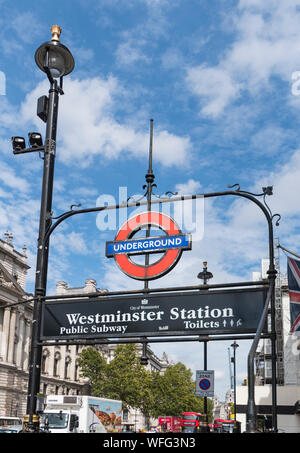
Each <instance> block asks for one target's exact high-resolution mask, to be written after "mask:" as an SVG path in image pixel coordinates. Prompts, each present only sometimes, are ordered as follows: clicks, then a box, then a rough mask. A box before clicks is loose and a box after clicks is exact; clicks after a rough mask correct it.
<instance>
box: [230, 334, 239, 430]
mask: <svg viewBox="0 0 300 453" xmlns="http://www.w3.org/2000/svg"><path fill="white" fill-rule="evenodd" d="M231 347H232V348H233V358H232V361H233V406H234V421H235V422H236V349H237V348H238V347H239V345H238V344H237V342H236V341H235V340H234V342H233V344H232V345H231Z"/></svg>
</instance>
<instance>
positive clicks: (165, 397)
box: [153, 362, 203, 417]
mask: <svg viewBox="0 0 300 453" xmlns="http://www.w3.org/2000/svg"><path fill="white" fill-rule="evenodd" d="M153 395H154V400H155V402H154V409H153V416H155V417H158V416H159V415H174V416H180V415H181V414H182V413H183V412H188V411H194V412H203V399H202V398H198V397H197V396H196V395H195V382H194V381H193V379H192V372H191V370H189V369H188V368H186V366H185V365H184V364H183V363H181V362H178V363H176V364H175V365H171V366H169V367H168V368H167V369H166V371H165V373H164V374H163V375H161V374H156V375H153Z"/></svg>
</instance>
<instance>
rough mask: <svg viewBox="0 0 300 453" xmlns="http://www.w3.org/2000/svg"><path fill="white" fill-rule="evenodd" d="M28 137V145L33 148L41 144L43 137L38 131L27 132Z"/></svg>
mask: <svg viewBox="0 0 300 453" xmlns="http://www.w3.org/2000/svg"><path fill="white" fill-rule="evenodd" d="M28 139H29V144H30V146H32V147H33V148H34V147H40V146H43V139H42V136H41V134H40V133H39V132H29V133H28Z"/></svg>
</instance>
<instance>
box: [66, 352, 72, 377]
mask: <svg viewBox="0 0 300 453" xmlns="http://www.w3.org/2000/svg"><path fill="white" fill-rule="evenodd" d="M71 362H72V359H71V357H70V356H68V357H66V362H65V375H64V379H69V378H70V367H71Z"/></svg>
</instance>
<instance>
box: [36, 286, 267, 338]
mask: <svg viewBox="0 0 300 453" xmlns="http://www.w3.org/2000/svg"><path fill="white" fill-rule="evenodd" d="M265 296H266V292H265V290H264V289H261V288H252V289H243V290H236V289H235V290H227V291H224V290H223V291H201V292H200V291H198V292H194V291H193V292H185V293H163V294H161V293H160V294H151V295H147V296H121V297H110V296H106V297H103V296H101V298H95V299H92V298H89V299H72V300H71V301H70V300H68V301H66V300H57V299H56V300H51V301H50V300H49V301H48V300H47V301H45V302H44V304H43V309H42V328H41V339H42V340H51V339H52V340H59V339H79V338H118V337H141V336H166V335H173V336H177V335H179V336H182V335H217V334H243V333H254V332H256V329H257V326H258V323H259V320H260V317H261V314H262V310H263V306H264V301H265Z"/></svg>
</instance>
